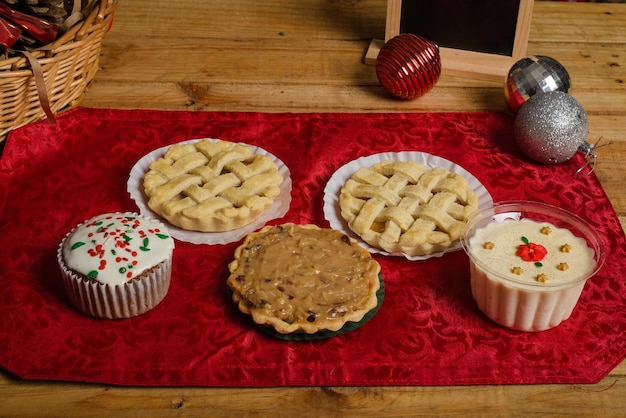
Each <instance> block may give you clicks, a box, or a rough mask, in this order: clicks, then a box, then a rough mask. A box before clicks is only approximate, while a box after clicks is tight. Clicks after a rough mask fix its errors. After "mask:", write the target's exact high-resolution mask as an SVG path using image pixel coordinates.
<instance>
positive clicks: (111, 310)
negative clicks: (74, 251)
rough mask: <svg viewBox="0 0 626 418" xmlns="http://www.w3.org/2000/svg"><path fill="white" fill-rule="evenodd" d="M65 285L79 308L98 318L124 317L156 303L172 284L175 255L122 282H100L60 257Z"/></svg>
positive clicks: (145, 310) (144, 310)
mask: <svg viewBox="0 0 626 418" xmlns="http://www.w3.org/2000/svg"><path fill="white" fill-rule="evenodd" d="M60 263H61V264H60V266H61V275H62V278H63V286H64V287H65V291H66V293H67V296H68V297H69V299H70V301H71V302H72V303H73V304H74V306H76V308H77V309H78V310H80V311H82V312H84V313H85V314H87V315H90V316H93V317H96V318H108V319H121V318H131V317H133V316H138V315H141V314H144V313H146V312H148V311H149V310H151V309H152V308H154V307H155V306H157V305H158V304H159V303H161V301H162V300H163V299H164V298H165V295H167V292H168V290H169V287H170V279H171V271H172V269H171V267H172V257H170V258H168V259H167V260H165V261H162V262H161V263H160V264H158V265H157V266H155V267H153V268H152V269H151V270H149V271H147V272H144V273H143V274H141V275H140V276H138V277H137V278H135V279H133V280H131V281H130V282H127V283H124V284H122V285H117V286H111V285H108V284H103V283H98V282H95V281H92V280H88V279H84V278H83V277H81V276H79V275H77V274H75V273H73V272H72V271H70V270H68V268H67V266H65V264H64V263H63V262H62V260H60Z"/></svg>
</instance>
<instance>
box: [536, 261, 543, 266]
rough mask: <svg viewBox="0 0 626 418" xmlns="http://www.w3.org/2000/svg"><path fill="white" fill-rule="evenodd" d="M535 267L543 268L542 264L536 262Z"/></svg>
mask: <svg viewBox="0 0 626 418" xmlns="http://www.w3.org/2000/svg"><path fill="white" fill-rule="evenodd" d="M535 265H536V266H537V267H543V264H542V263H540V262H538V261H537V262H536V263H535Z"/></svg>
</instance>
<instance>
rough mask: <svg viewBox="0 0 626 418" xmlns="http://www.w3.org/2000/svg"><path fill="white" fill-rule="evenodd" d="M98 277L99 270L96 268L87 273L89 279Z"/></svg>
mask: <svg viewBox="0 0 626 418" xmlns="http://www.w3.org/2000/svg"><path fill="white" fill-rule="evenodd" d="M96 277H98V272H97V271H96V270H91V271H90V272H89V273H88V274H87V278H88V279H95V278H96Z"/></svg>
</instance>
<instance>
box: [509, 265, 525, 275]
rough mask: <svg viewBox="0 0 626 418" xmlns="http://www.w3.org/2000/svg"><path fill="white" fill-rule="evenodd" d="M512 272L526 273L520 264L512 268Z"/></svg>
mask: <svg viewBox="0 0 626 418" xmlns="http://www.w3.org/2000/svg"><path fill="white" fill-rule="evenodd" d="M511 273H513V274H517V275H518V276H519V275H521V274H523V273H524V269H523V268H521V267H518V266H515V267H513V268H512V269H511Z"/></svg>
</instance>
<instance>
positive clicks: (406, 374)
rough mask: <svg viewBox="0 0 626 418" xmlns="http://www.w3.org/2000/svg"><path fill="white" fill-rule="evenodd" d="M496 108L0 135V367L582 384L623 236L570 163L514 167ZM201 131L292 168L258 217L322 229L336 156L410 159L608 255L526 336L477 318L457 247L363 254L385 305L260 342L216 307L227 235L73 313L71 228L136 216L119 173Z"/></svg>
mask: <svg viewBox="0 0 626 418" xmlns="http://www.w3.org/2000/svg"><path fill="white" fill-rule="evenodd" d="M512 122H513V120H512V116H510V115H508V114H504V113H435V114H289V113H285V114H260V113H187V112H156V111H116V110H94V109H75V110H72V111H69V112H67V113H65V114H63V115H61V116H59V118H58V125H49V124H47V123H46V122H41V123H36V124H33V125H30V126H27V127H24V128H21V129H19V130H17V131H15V132H13V133H12V134H11V135H10V137H9V139H8V142H7V144H6V147H5V149H4V154H3V155H2V157H1V158H0V176H1V177H0V178H1V180H0V251H1V253H2V256H1V258H0V274H1V276H2V280H0V341H1V349H0V365H1V366H2V367H4V368H5V369H6V370H7V371H9V372H12V373H14V374H16V375H17V376H20V377H23V378H28V379H59V380H79V381H87V382H105V383H113V384H119V385H147V386H152V385H154V386H156V385H162V386H177V385H188V386H193V385H200V386H202V385H204V386H282V385H293V386H298V385H320V386H326V385H453V384H457V385H464V384H490V383H491V384H512V383H593V382H597V381H599V380H600V379H602V378H603V377H604V376H606V374H607V373H608V372H609V371H610V370H612V369H613V368H614V367H615V366H616V365H617V364H619V363H620V362H621V361H622V360H623V359H624V357H625V353H626V341H625V338H624V335H625V330H626V303H624V302H625V298H626V290H625V285H624V281H623V278H622V277H623V276H622V275H623V272H624V271H626V240H625V237H624V234H623V232H622V230H621V227H620V224H619V220H618V218H617V216H616V214H615V211H614V209H613V208H612V206H611V204H610V203H609V201H608V199H607V196H606V195H605V193H604V191H603V189H602V187H601V186H600V184H599V182H598V180H597V178H596V177H595V175H593V174H592V175H589V176H579V177H574V176H573V175H572V174H573V172H574V170H575V169H576V168H577V167H579V166H580V164H582V162H583V158H582V156H578V155H577V156H575V157H574V158H572V160H570V161H569V162H566V163H564V164H561V165H557V166H541V165H537V164H534V163H531V162H529V161H528V160H527V159H525V158H524V156H523V155H522V154H521V153H520V152H519V151H518V150H517V148H516V146H515V144H514V142H513V137H512ZM202 137H211V138H219V139H224V140H230V141H240V142H246V143H249V144H254V145H258V146H261V147H263V148H264V149H266V150H267V151H269V152H271V153H273V154H274V155H276V156H277V157H278V158H280V159H281V160H282V161H284V162H285V163H286V164H287V166H288V167H289V168H290V170H291V177H292V180H293V184H294V188H293V192H292V196H293V201H292V203H291V208H290V210H289V212H288V213H287V215H286V216H285V217H284V218H283V219H279V220H276V221H273V223H280V222H287V221H291V222H298V223H307V222H310V223H316V224H318V225H320V226H327V222H326V221H325V219H324V216H323V212H322V196H323V189H324V186H325V185H326V182H327V181H328V179H329V178H330V176H331V175H332V173H334V171H335V170H337V169H338V168H339V167H341V166H342V165H343V164H345V163H347V162H349V161H351V160H353V159H355V158H357V157H360V156H364V155H369V154H373V153H377V152H383V151H405V150H414V151H422V152H427V153H431V154H435V155H438V156H441V157H443V158H446V159H448V160H451V161H452V162H454V163H456V164H460V165H461V166H462V167H464V168H465V169H467V170H468V171H470V172H471V173H472V174H474V176H476V177H477V178H478V179H479V180H480V181H481V182H482V183H483V184H484V185H485V187H486V188H487V190H488V191H489V192H490V193H491V195H492V197H493V199H494V200H503V199H531V200H542V201H545V202H548V203H552V204H556V205H559V206H562V207H564V208H567V209H570V210H572V211H574V212H576V213H578V214H579V215H581V216H582V217H584V218H587V219H588V220H589V221H590V222H592V223H593V224H595V225H596V226H597V228H598V230H599V231H600V232H601V233H602V235H603V236H604V238H605V240H606V242H607V246H608V253H609V256H608V260H607V262H606V264H605V266H604V268H603V269H602V270H601V271H600V273H599V274H597V275H596V276H595V277H594V278H593V279H591V280H590V281H588V283H587V285H586V287H585V290H584V291H583V294H582V297H581V300H580V302H579V304H578V306H577V308H576V309H575V310H574V313H573V315H572V317H571V318H570V319H569V320H568V321H566V322H564V323H563V324H561V325H560V326H559V327H557V328H555V329H552V330H549V331H544V332H540V333H521V332H515V331H510V330H507V329H504V328H502V327H499V326H497V325H495V324H493V323H492V322H490V321H489V320H488V319H486V318H485V317H484V316H483V315H482V314H481V313H480V312H479V311H478V309H477V308H476V306H475V304H474V302H473V300H472V298H471V294H470V288H469V272H468V260H467V257H466V255H465V254H464V252H463V251H457V252H454V253H450V254H446V255H445V256H444V257H443V258H439V259H430V260H427V261H413V262H412V261H408V260H406V259H404V258H400V257H383V256H380V255H376V258H377V260H378V261H379V262H380V263H381V266H382V273H383V276H384V280H385V287H386V295H385V300H384V302H383V304H382V306H381V308H380V310H379V311H378V313H377V315H376V316H374V318H372V319H371V320H370V321H369V322H367V323H366V324H365V325H364V326H362V327H361V328H359V329H357V330H355V331H352V332H349V333H347V334H344V335H341V336H337V337H334V338H331V339H328V340H321V341H309V342H288V341H282V340H277V339H275V338H273V337H271V336H269V335H267V334H265V333H263V332H260V331H259V330H258V329H257V328H255V327H254V326H252V325H251V323H250V322H249V320H248V318H247V317H244V316H243V315H242V314H240V313H239V312H238V310H237V308H236V307H235V306H234V304H233V303H231V302H230V301H229V299H228V296H227V292H226V287H225V279H226V276H227V263H228V262H229V261H230V260H231V257H232V253H233V250H234V248H235V247H236V245H237V244H238V243H233V244H228V245H213V246H208V245H194V244H189V243H185V242H180V241H178V242H177V243H176V244H177V247H176V250H175V253H174V270H173V280H172V285H171V288H170V292H169V294H168V296H167V297H166V298H165V300H164V301H163V302H162V304H161V305H159V306H158V307H157V308H156V309H154V310H153V311H151V312H149V313H147V314H145V315H143V316H140V317H137V318H133V319H128V320H121V321H109V320H95V319H91V318H89V317H86V316H84V315H82V314H80V313H78V312H77V311H76V310H74V309H73V308H72V306H71V305H70V303H69V301H68V299H67V298H66V296H65V293H64V291H63V288H62V286H61V282H60V277H59V274H58V272H57V267H56V262H55V253H56V248H57V245H58V243H59V241H60V240H61V239H62V237H63V236H64V234H65V233H66V232H67V231H68V230H69V229H71V228H72V227H73V226H74V225H76V224H77V223H79V222H81V221H83V220H85V219H87V218H90V217H91V216H93V215H96V214H99V213H102V212H109V211H126V210H131V211H132V210H137V208H136V206H135V204H134V202H133V201H132V200H131V199H130V198H129V196H128V194H127V193H126V182H127V179H128V174H129V171H130V169H131V167H132V166H133V165H134V164H135V162H136V161H137V160H138V159H140V158H141V157H142V156H143V155H145V154H147V153H148V152H150V151H152V150H153V149H156V148H159V147H161V146H163V145H166V144H169V143H174V142H179V141H183V140H187V139H192V138H202Z"/></svg>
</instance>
